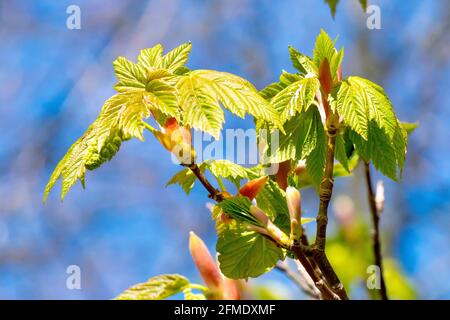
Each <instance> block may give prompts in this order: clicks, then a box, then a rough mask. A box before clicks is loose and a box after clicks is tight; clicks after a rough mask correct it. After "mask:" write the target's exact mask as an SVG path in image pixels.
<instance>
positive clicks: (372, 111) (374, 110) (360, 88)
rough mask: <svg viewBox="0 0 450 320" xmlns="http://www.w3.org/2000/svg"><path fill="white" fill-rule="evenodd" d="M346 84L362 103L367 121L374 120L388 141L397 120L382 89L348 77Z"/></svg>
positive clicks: (359, 79)
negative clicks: (353, 89)
mask: <svg viewBox="0 0 450 320" xmlns="http://www.w3.org/2000/svg"><path fill="white" fill-rule="evenodd" d="M347 82H348V83H350V85H351V86H352V87H354V88H355V89H356V90H355V94H356V95H358V96H360V97H361V100H362V101H364V103H365V104H366V105H365V108H366V109H367V111H368V116H369V120H375V122H376V123H377V125H378V127H380V128H382V129H383V130H384V131H385V132H386V134H387V135H388V136H389V138H390V139H392V138H393V136H394V133H395V130H396V127H397V126H398V123H397V122H398V120H397V117H396V115H395V113H394V110H393V108H392V104H391V102H390V101H389V98H388V97H387V95H386V93H385V92H384V90H383V88H382V87H380V86H379V85H377V84H375V83H373V82H372V81H370V80H367V79H364V78H360V77H349V78H348V79H347Z"/></svg>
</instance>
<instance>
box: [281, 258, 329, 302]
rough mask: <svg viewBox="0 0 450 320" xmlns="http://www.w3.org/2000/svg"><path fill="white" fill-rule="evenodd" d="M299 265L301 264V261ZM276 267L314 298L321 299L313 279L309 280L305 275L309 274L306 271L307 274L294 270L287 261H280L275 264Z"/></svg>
mask: <svg viewBox="0 0 450 320" xmlns="http://www.w3.org/2000/svg"><path fill="white" fill-rule="evenodd" d="M299 265H301V264H300V263H299ZM275 269H277V270H279V271H280V272H282V273H284V274H285V275H286V276H287V277H288V278H289V279H291V280H292V282H294V283H295V284H296V285H297V286H298V287H299V288H300V289H301V290H302V291H303V292H304V293H305V294H306V295H308V296H309V297H311V298H314V299H320V293H319V291H318V290H317V288H316V287H315V286H314V284H313V283H312V282H311V281H308V280H307V279H306V278H305V277H309V275H308V274H307V273H306V272H305V275H302V274H298V273H296V272H294V271H293V270H292V269H291V268H289V265H288V264H287V262H286V261H284V262H279V263H277V265H276V266H275Z"/></svg>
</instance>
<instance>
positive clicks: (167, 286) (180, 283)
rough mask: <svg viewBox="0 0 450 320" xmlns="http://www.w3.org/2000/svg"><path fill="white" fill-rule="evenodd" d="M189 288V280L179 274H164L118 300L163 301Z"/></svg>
mask: <svg viewBox="0 0 450 320" xmlns="http://www.w3.org/2000/svg"><path fill="white" fill-rule="evenodd" d="M188 287H189V280H188V279H186V278H185V277H183V276H181V275H179V274H163V275H159V276H156V277H153V278H151V279H149V280H148V281H147V282H144V283H139V284H137V285H135V286H132V287H131V288H129V289H127V290H126V291H124V292H123V293H122V294H120V295H119V296H118V297H117V298H116V300H163V299H166V298H168V297H170V296H173V295H175V294H177V293H179V292H182V291H183V290H185V289H186V288H188Z"/></svg>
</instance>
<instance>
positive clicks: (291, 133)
mask: <svg viewBox="0 0 450 320" xmlns="http://www.w3.org/2000/svg"><path fill="white" fill-rule="evenodd" d="M327 3H328V4H329V5H330V8H331V9H332V13H333V15H334V13H335V10H336V5H337V3H338V1H327ZM360 3H361V5H362V6H363V7H365V6H366V5H367V3H366V1H360ZM335 42H336V40H332V39H331V38H330V37H329V36H328V35H327V34H326V33H325V31H324V30H321V32H320V34H319V35H318V37H317V39H316V42H315V48H314V50H313V54H312V57H309V56H306V55H304V54H302V53H300V52H298V51H297V50H296V49H294V48H293V47H289V54H290V58H291V61H292V63H293V66H294V68H295V69H296V70H297V71H298V72H297V73H289V72H286V71H283V72H282V74H281V76H280V78H279V81H278V82H275V83H272V84H270V85H269V86H267V87H266V88H265V89H263V90H262V91H261V92H259V93H258V92H257V90H256V89H255V88H254V87H253V85H252V84H251V83H249V82H248V81H246V80H245V79H243V78H241V77H239V76H236V75H233V74H230V73H226V72H220V71H214V70H190V69H188V68H187V67H186V66H185V64H186V62H187V60H188V58H189V53H190V50H191V44H190V43H186V44H182V45H181V46H178V47H176V48H174V49H173V50H172V51H170V52H168V53H166V54H165V55H164V54H163V51H164V50H163V47H162V46H161V45H156V46H154V47H152V48H149V49H144V50H142V51H141V52H140V54H139V56H138V58H137V61H138V62H137V63H134V62H132V61H129V60H128V59H126V58H124V57H119V58H118V59H116V60H115V61H114V63H113V65H114V69H115V74H116V77H117V79H118V82H117V84H116V85H115V89H116V90H117V91H118V93H117V94H115V95H114V96H112V97H111V98H110V99H108V100H107V101H106V102H105V104H104V106H103V108H102V110H101V112H100V114H99V116H98V117H97V119H96V120H95V121H94V122H93V123H92V124H91V125H90V126H89V127H88V129H87V131H86V132H85V133H84V135H83V136H82V137H81V138H79V139H78V140H77V141H76V142H75V143H74V144H73V145H72V146H71V147H70V149H69V150H68V152H67V154H66V155H65V156H64V157H63V158H62V160H61V161H60V162H59V163H58V165H57V166H56V169H55V171H54V172H53V174H52V175H51V177H50V180H49V182H48V184H47V186H46V188H45V195H44V201H45V200H46V199H47V196H48V193H49V192H50V190H51V189H52V188H53V186H54V184H55V183H56V181H57V180H58V179H59V178H60V177H61V178H62V191H61V199H63V198H64V197H65V195H66V194H67V192H68V191H69V189H70V188H71V187H72V186H73V185H74V184H75V183H76V181H77V180H80V181H81V183H82V185H83V186H84V180H85V172H86V170H94V169H96V168H98V167H100V166H101V165H102V164H103V163H105V162H107V161H109V160H111V158H112V157H113V156H114V155H115V154H116V153H117V152H118V150H119V149H120V146H121V144H122V142H124V141H126V140H129V139H131V138H138V139H140V140H144V134H143V131H144V128H145V129H148V130H150V131H151V132H153V133H160V134H161V135H163V136H164V134H166V132H169V133H170V130H167V129H168V128H172V127H171V126H170V125H168V124H173V123H175V125H176V126H178V125H179V126H182V127H184V128H185V129H187V130H190V129H191V128H193V129H198V130H201V131H204V132H207V133H209V134H211V135H212V136H214V137H215V138H216V139H218V138H219V137H220V132H221V130H222V127H223V122H224V118H225V116H224V111H223V109H222V108H225V109H227V110H229V111H231V112H232V113H233V114H235V115H237V116H239V117H242V118H243V117H245V115H246V114H250V115H251V116H253V117H254V118H255V123H256V128H257V131H258V146H259V147H260V149H261V150H263V151H268V153H267V155H265V156H263V157H261V159H260V164H259V165H257V166H256V167H253V168H245V167H242V166H240V165H237V164H235V163H233V162H230V161H228V160H208V161H205V162H203V163H200V164H199V165H198V166H199V169H200V172H201V173H202V174H204V173H207V170H208V171H209V173H210V174H211V175H212V176H214V177H216V178H217V180H218V182H219V185H220V187H221V188H222V189H223V190H222V191H224V192H223V195H224V198H225V199H224V200H223V201H221V202H220V203H218V204H217V205H216V206H215V207H214V209H213V218H214V219H215V220H216V226H217V233H218V241H217V246H216V249H217V252H218V254H219V257H218V259H219V263H220V269H221V270H222V272H223V274H224V275H225V276H227V277H228V278H231V279H247V278H249V277H258V276H260V275H261V274H263V273H265V272H268V271H269V270H271V269H272V268H273V267H274V266H275V264H276V263H277V262H278V261H279V260H280V259H284V257H285V255H286V254H290V252H286V251H289V250H290V249H289V245H290V244H291V241H292V239H288V236H287V235H289V234H290V228H291V221H290V216H289V210H288V207H287V204H286V194H285V192H284V191H283V190H282V189H281V188H280V187H279V185H278V184H277V183H276V182H275V180H274V177H273V176H272V177H271V178H270V179H269V180H268V181H267V183H266V184H265V187H264V188H263V189H262V190H261V191H260V192H259V193H258V194H257V196H256V199H255V200H256V204H257V206H258V208H259V209H261V210H262V211H263V212H264V213H265V214H266V215H267V217H268V219H270V223H267V224H265V223H262V222H261V221H263V220H264V219H265V218H266V217H265V216H264V215H263V214H262V213H261V212H260V213H259V214H260V215H259V219H260V220H261V221H260V220H258V219H256V218H255V216H253V215H252V213H251V212H253V213H254V214H255V215H257V216H258V214H257V213H255V212H254V211H250V207H251V205H252V202H251V201H250V200H249V199H248V198H247V197H244V196H240V195H239V194H238V196H235V197H229V194H228V193H227V192H225V191H226V190H224V189H225V186H224V184H223V183H222V179H227V180H229V181H230V182H232V183H234V184H235V185H236V187H238V188H239V186H240V185H241V181H242V180H244V179H255V178H258V177H262V176H263V175H265V173H263V172H264V168H265V166H268V165H270V164H276V163H282V162H285V161H287V160H290V161H291V163H292V165H295V164H298V163H304V164H305V167H304V168H302V167H301V166H300V167H298V168H296V169H299V170H291V171H290V172H289V173H287V174H288V182H289V185H292V186H295V187H297V188H300V187H305V186H310V185H313V186H315V187H319V185H320V182H321V180H322V179H323V174H324V168H325V164H326V163H325V162H326V150H327V141H328V143H329V142H330V141H332V140H330V139H328V140H327V134H328V135H329V136H328V138H330V137H332V136H331V132H334V130H332V129H335V128H336V130H337V135H336V143H335V155H334V156H335V159H336V160H337V161H338V162H339V163H337V162H336V163H334V164H333V163H329V165H330V166H331V165H334V172H333V175H334V176H335V177H336V176H346V175H349V174H351V172H352V171H353V170H354V168H355V167H356V166H357V164H358V163H359V160H360V159H362V160H364V161H366V162H372V163H373V165H374V166H375V167H376V168H377V169H378V170H380V171H381V172H382V173H383V174H384V175H386V176H388V177H390V178H392V179H394V180H396V179H397V177H398V176H399V174H400V175H401V171H402V168H403V166H404V163H405V154H406V149H407V137H408V133H411V132H412V131H414V129H415V128H416V126H417V125H416V124H409V123H401V122H400V121H399V120H398V119H397V117H396V115H395V113H394V110H393V107H392V105H391V102H390V101H389V99H388V97H387V95H386V93H385V91H384V90H383V88H381V87H380V86H378V85H377V84H375V83H373V82H371V81H369V80H367V79H364V78H360V77H356V76H351V77H348V78H347V79H344V80H342V79H341V78H340V77H338V73H339V72H338V70H339V67H340V65H341V63H342V59H343V56H344V51H343V49H341V50H339V51H338V50H336V48H335ZM325 60H327V61H328V62H329V68H330V70H326V68H327V65H328V64H327V63H324V61H325ZM319 70H320V78H319ZM328 71H329V73H330V74H331V77H330V76H324V74H325V75H328ZM331 78H332V79H331ZM325 88H326V89H325ZM331 89H332V90H331ZM330 90H331V94H328V93H329V92H330ZM324 93H326V94H327V95H328V96H322V95H323V94H324ZM150 116H153V117H154V118H155V120H156V123H157V124H158V125H159V126H160V128H161V131H162V132H160V131H158V130H157V129H155V128H153V127H151V126H150V125H149V124H148V123H147V122H145V120H146V119H148V118H149V117H150ZM169 118H174V119H175V120H176V122H175V121H173V119H170V120H171V121H170V122H167V123H166V120H167V119H169ZM164 124H166V125H164ZM263 129H267V130H268V132H269V133H275V132H277V133H279V139H278V140H277V141H275V139H274V138H273V137H274V136H272V135H270V134H269V135H264V134H263V133H264V131H263ZM165 130H167V131H165ZM265 133H267V132H265ZM166 137H169V135H168V134H167V135H165V136H164V138H166ZM158 138H161V136H158ZM168 139H170V138H168ZM160 141H162V142H163V144H164V143H165V142H166V140H164V139H163V138H161V139H160ZM329 145H330V146H332V143H329ZM166 148H167V149H168V150H172V148H169V147H167V146H166ZM192 151H194V150H192ZM286 163H287V162H286ZM286 163H285V164H286ZM283 168H287V166H285V167H283ZM328 168H329V167H328ZM303 169H304V170H303ZM327 172H328V171H327ZM209 173H208V174H209ZM280 176H281V175H277V176H276V180H277V181H279V180H278V179H279V178H280ZM281 178H284V177H281ZM196 179H197V176H196V175H195V174H194V172H193V171H191V169H189V168H184V169H183V170H181V171H180V172H178V173H176V174H175V175H174V176H173V177H172V178H171V179H170V180H169V182H168V183H167V185H172V184H178V185H180V186H181V187H182V189H183V190H184V191H185V192H186V193H187V194H189V192H190V190H191V189H192V188H193V186H194V184H195V181H196ZM264 181H265V180H264ZM242 193H243V192H242ZM213 198H214V197H213ZM290 204H292V203H290ZM252 209H253V208H252ZM222 213H224V214H223V215H222ZM227 216H229V217H231V218H232V219H227ZM261 216H262V218H261ZM310 220H311V219H308V218H302V221H301V223H306V222H308V221H310ZM272 223H273V224H272ZM274 225H275V226H276V227H277V228H276V227H274ZM278 229H280V230H281V231H282V232H280V231H279V230H278ZM343 232H344V231H343ZM358 232H359V231H358ZM280 234H281V236H283V237H285V238H286V241H284V238H283V241H281V240H280V239H281V236H279V235H280ZM278 236H279V237H278ZM359 236H361V238H362V239H363V240H364V241H363V242H358V243H359V244H358V243H352V244H351V245H348V246H344V245H342V242H343V241H342V239H340V238H339V237H342V235H339V236H338V238H337V239H335V240H334V241H332V242H331V244H330V245H329V246H328V245H327V251H328V252H331V253H332V254H331V260H332V262H333V264H336V266H337V271H338V273H340V275H341V274H343V279H344V284H345V285H346V286H347V285H349V284H351V283H352V281H353V280H354V279H353V278H351V277H350V274H352V275H353V274H362V273H364V272H365V270H363V268H364V266H366V265H367V263H368V261H369V260H370V257H369V253H370V250H368V249H367V244H368V243H369V241H366V240H367V239H365V238H366V237H367V232H366V231H364V230H363V231H361V234H360V235H359ZM271 237H273V239H271ZM277 237H278V238H277ZM275 238H277V239H275ZM277 241H278V243H282V245H281V246H282V247H283V248H284V249H282V248H280V247H279V246H278V245H277V244H276V243H277ZM285 243H288V244H287V245H286V244H285ZM349 261H350V262H351V266H350V267H348V266H347V265H348V264H349ZM387 269H388V270H390V273H389V272H387V273H386V275H387V277H389V276H392V275H394V276H392V277H393V278H392V279H394V280H392V281H393V283H396V282H395V281H397V284H396V285H395V286H396V288H400V289H399V290H400V291H401V292H403V293H404V292H410V293H411V292H412V291H408V290H407V289H408V286H407V285H406V284H405V283H406V281H403V280H404V279H403V280H402V279H401V276H399V274H400V271H399V269H398V268H397V267H396V266H395V265H394V264H390V265H389V267H387ZM396 279H397V280H396ZM398 279H400V280H398ZM395 286H393V287H394V289H390V290H394V291H390V292H395ZM405 288H406V289H405ZM193 289H199V286H198V285H192V284H190V283H189V281H188V280H187V279H186V278H184V277H182V276H180V275H161V276H157V277H154V278H151V279H150V280H149V281H147V282H145V283H142V284H138V285H136V286H133V287H131V288H130V289H128V290H126V291H125V292H124V293H123V294H121V295H120V296H119V297H118V299H164V298H167V297H169V296H171V295H174V294H176V293H179V292H183V293H184V295H185V298H186V299H190V300H198V299H205V298H206V297H207V296H206V295H205V294H204V293H194V292H193V291H192V290H193ZM200 290H202V291H206V289H205V290H203V289H202V288H200ZM393 295H394V296H395V294H393ZM398 296H399V297H400V295H398Z"/></svg>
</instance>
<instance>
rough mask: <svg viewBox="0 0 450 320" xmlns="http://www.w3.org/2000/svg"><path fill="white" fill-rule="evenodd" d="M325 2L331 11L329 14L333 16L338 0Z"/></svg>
mask: <svg viewBox="0 0 450 320" xmlns="http://www.w3.org/2000/svg"><path fill="white" fill-rule="evenodd" d="M325 2H326V3H327V4H328V6H329V7H330V11H331V16H332V17H333V19H334V17H335V15H336V7H337V5H338V3H339V0H325Z"/></svg>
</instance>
